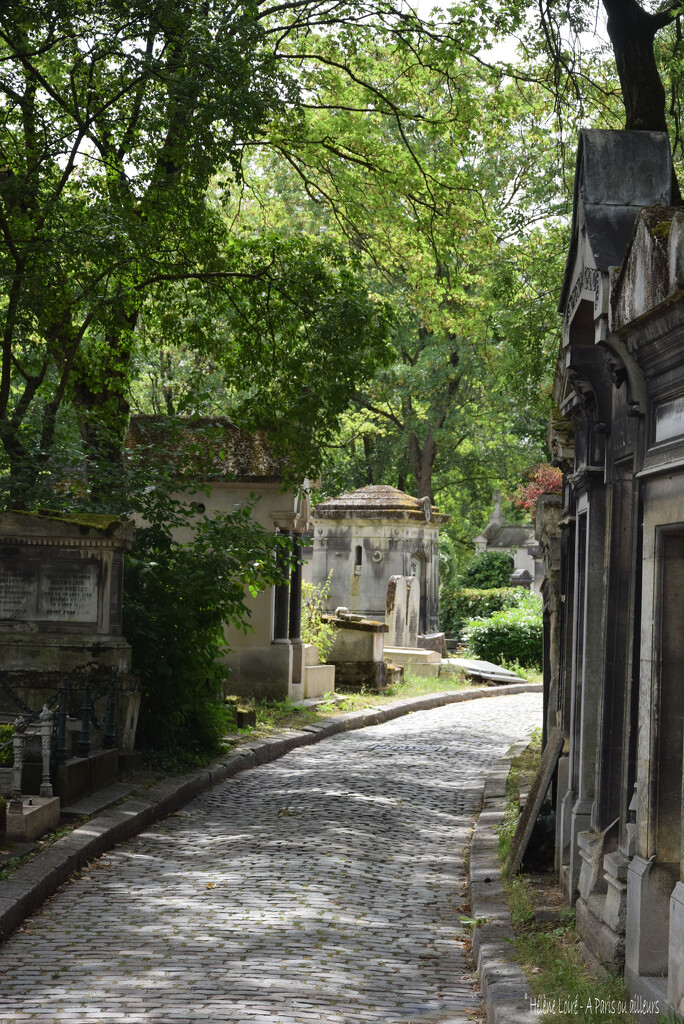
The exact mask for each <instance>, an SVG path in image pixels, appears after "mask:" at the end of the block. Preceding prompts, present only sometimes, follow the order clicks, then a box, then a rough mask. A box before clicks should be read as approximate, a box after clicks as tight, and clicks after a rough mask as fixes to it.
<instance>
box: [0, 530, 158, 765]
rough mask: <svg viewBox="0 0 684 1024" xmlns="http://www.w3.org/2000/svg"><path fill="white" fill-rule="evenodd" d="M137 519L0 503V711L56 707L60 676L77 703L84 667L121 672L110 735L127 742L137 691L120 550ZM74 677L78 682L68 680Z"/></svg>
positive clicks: (7, 714)
mask: <svg viewBox="0 0 684 1024" xmlns="http://www.w3.org/2000/svg"><path fill="white" fill-rule="evenodd" d="M132 540H133V528H132V526H131V525H130V524H128V523H124V522H122V521H121V520H119V519H116V518H113V517H111V516H100V515H83V514H78V513H54V514H50V513H46V514H41V515H35V514H32V513H26V512H1V513H0V666H1V669H2V681H3V684H4V685H3V689H2V691H1V692H0V716H2V718H4V720H5V721H11V720H12V719H13V718H14V717H16V715H17V714H18V713H25V708H26V706H28V707H30V708H31V709H32V710H33V711H34V712H38V711H40V709H41V707H42V706H43V704H45V703H48V704H50V706H51V707H53V708H54V707H55V705H56V700H55V695H56V693H57V691H58V689H59V687H60V686H62V684H63V683H64V681H65V679H66V680H67V681H68V682H70V683H71V684H72V686H71V690H70V696H69V713H70V715H72V716H74V717H76V716H77V715H78V714H79V712H80V706H81V703H82V697H83V690H82V683H83V681H84V679H85V675H86V673H90V674H91V676H92V679H93V684H94V685H95V681H96V680H98V679H101V680H103V679H105V678H108V677H109V676H111V674H112V672H114V673H115V674H116V676H117V686H118V695H117V724H116V742H117V746H118V747H119V748H120V749H124V750H132V749H133V745H134V741H135V729H136V725H137V714H138V706H139V700H140V697H139V692H138V688H137V685H136V682H135V680H134V679H133V678H132V677H131V675H130V669H131V648H130V645H129V644H128V643H127V642H126V641H125V640H124V638H123V637H122V635H121V618H122V614H121V613H122V586H123V557H124V553H125V551H126V550H127V549H128V548H130V546H131V543H132ZM76 683H78V685H74V684H76Z"/></svg>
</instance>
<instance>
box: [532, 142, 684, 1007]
mask: <svg viewBox="0 0 684 1024" xmlns="http://www.w3.org/2000/svg"><path fill="white" fill-rule="evenodd" d="M671 184H672V162H671V158H670V150H669V144H668V139H667V136H666V135H665V134H664V133H659V132H646V131H634V132H627V131H626V132H613V131H603V130H601V131H599V130H596V131H583V132H582V133H581V137H580V144H579V151H578V157H577V171H576V178H575V201H574V211H573V228H572V238H571V245H570V251H569V254H568V260H567V266H566V273H565V278H564V281H563V285H562V292H561V301H560V310H561V312H562V314H563V323H564V328H563V340H562V345H561V347H560V351H559V354H558V363H557V372H556V380H555V386H554V395H555V400H556V404H557V407H558V410H559V415H556V416H554V419H553V420H552V422H551V425H550V429H549V439H550V446H551V450H552V454H553V458H554V461H555V463H556V464H557V465H559V466H560V467H561V469H562V470H563V494H562V498H561V499H560V500H559V499H558V498H557V497H553V498H551V497H549V498H548V499H547V500H543V501H542V502H541V503H540V506H539V509H538V524H537V525H538V531H537V535H538V538H539V540H540V544H541V547H542V549H543V553H544V559H545V565H546V579H545V582H544V586H543V596H544V618H545V641H546V649H545V680H544V682H545V723H544V725H545V732H546V733H547V734H548V733H549V732H550V730H551V729H552V728H554V727H555V726H559V727H560V728H561V729H562V730H563V733H564V736H565V746H564V750H563V753H562V755H561V757H560V761H559V764H558V770H557V774H556V782H555V787H554V799H555V807H556V822H557V828H556V866H557V869H558V871H559V873H560V877H561V881H562V884H563V886H564V888H565V892H566V894H567V897H568V899H569V901H570V902H571V903H573V904H575V905H576V907H577V924H578V929H579V931H580V933H581V936H582V938H583V939H584V940H585V942H586V943H587V944H588V945H589V947H590V948H591V950H592V951H593V953H594V954H595V955H596V956H598V957H599V958H600V960H601V961H603V963H605V964H606V965H607V966H608V967H609V968H610V969H611V970H613V971H618V972H623V971H624V974H625V980H626V982H627V986H628V989H629V991H630V995H632V996H634V997H638V998H639V999H641V1000H642V1002H641V1004H640V1005H642V1006H645V1007H647V1008H648V1007H651V1008H652V1009H653V1013H643V1014H641V1015H640V1018H639V1019H640V1020H645V1021H647V1020H656V1019H657V1018H658V1015H659V1014H662V1015H663V1017H664V1016H666V1015H667V1012H668V1006H669V1007H672V1008H674V1010H675V1011H676V1013H677V1014H679V1015H682V1014H683V1013H684V881H682V879H684V853H683V851H684V842H683V840H684V804H683V800H682V793H683V790H682V778H683V777H684V687H683V686H682V671H683V666H684V211H683V210H682V209H680V208H673V207H671V206H670V201H671Z"/></svg>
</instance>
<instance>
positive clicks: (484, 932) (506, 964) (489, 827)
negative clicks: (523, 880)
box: [469, 740, 539, 1024]
mask: <svg viewBox="0 0 684 1024" xmlns="http://www.w3.org/2000/svg"><path fill="white" fill-rule="evenodd" d="M527 742H528V741H527V740H525V741H524V742H522V743H518V744H516V745H515V746H514V747H512V748H511V750H510V751H509V753H508V755H507V757H506V762H505V766H504V767H502V768H499V769H497V770H496V771H495V772H492V773H491V774H490V775H488V776H487V779H486V781H485V786H484V795H483V804H482V811H481V812H480V816H479V818H478V820H477V823H476V825H475V829H474V831H473V838H472V844H471V847H470V867H469V882H470V916H471V917H472V918H474V919H475V920H476V921H477V920H481V921H482V924H477V925H475V927H474V929H473V958H474V960H475V962H476V964H477V981H478V984H479V986H480V991H481V992H482V995H483V997H484V1003H485V1007H486V1012H487V1022H488V1024H530V1022H532V1021H536V1020H538V1019H539V1014H538V1013H537V1012H536V1010H532V1009H531V1008H530V998H529V997H530V986H529V983H528V981H527V978H526V977H525V974H524V973H523V969H522V967H521V966H520V965H519V964H518V963H517V962H516V960H515V954H514V951H513V947H512V943H513V940H514V933H513V924H512V922H511V915H510V912H509V910H508V905H507V903H506V900H505V897H504V889H503V881H502V875H501V866H500V864H499V857H498V839H499V837H498V833H497V828H498V826H499V825H500V824H501V822H502V821H503V816H504V810H505V807H506V779H507V777H508V771H509V768H510V759H511V757H514V756H515V755H516V754H518V753H520V752H521V751H522V750H524V748H525V747H526V746H527Z"/></svg>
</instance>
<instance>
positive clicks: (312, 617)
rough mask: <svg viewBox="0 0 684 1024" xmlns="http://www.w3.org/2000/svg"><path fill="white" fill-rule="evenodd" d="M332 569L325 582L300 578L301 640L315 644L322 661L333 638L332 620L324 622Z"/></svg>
mask: <svg viewBox="0 0 684 1024" xmlns="http://www.w3.org/2000/svg"><path fill="white" fill-rule="evenodd" d="M331 580H332V569H331V570H330V572H329V574H328V578H327V580H326V581H325V583H321V584H315V583H307V581H306V580H302V600H303V604H302V640H303V641H304V643H305V644H315V645H316V647H317V648H318V655H319V658H320V660H321V661H322V662H325V661H327V659H328V654H329V653H330V649H331V647H332V645H333V643H334V640H335V627H334V626H333V624H332V622H324V621H323V616H324V615H325V603H326V601H327V599H328V598H329V597H330V582H331Z"/></svg>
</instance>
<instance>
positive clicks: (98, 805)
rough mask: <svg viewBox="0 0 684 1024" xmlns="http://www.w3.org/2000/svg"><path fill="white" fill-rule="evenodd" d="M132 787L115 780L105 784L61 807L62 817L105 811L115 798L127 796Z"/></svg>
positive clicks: (84, 815) (88, 814)
mask: <svg viewBox="0 0 684 1024" xmlns="http://www.w3.org/2000/svg"><path fill="white" fill-rule="evenodd" d="M134 789H135V786H132V785H129V784H128V783H125V782H115V783H114V784H113V785H112V786H105V788H104V789H98V790H96V791H95V792H94V793H91V794H90V795H89V796H84V797H82V798H81V799H80V800H76V801H75V802H74V803H73V804H69V806H68V807H62V810H61V814H62V817H63V818H81V817H88V816H90V815H91V814H99V813H100V811H105V810H106V809H107V808H108V807H111V806H112V804H115V803H116V801H117V800H121V799H122V797H124V796H128V795H129V793H132V792H133V790H134Z"/></svg>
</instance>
